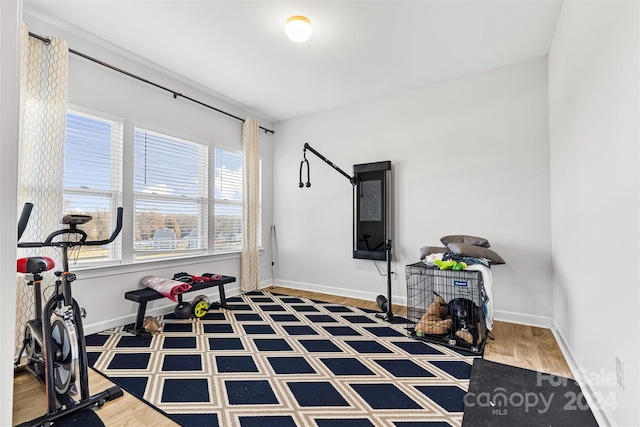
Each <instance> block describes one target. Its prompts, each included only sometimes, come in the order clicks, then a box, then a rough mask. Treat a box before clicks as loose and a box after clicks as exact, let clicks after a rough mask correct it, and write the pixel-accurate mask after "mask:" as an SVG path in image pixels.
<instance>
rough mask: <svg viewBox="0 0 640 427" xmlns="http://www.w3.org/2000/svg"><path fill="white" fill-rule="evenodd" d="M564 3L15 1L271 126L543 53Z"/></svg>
mask: <svg viewBox="0 0 640 427" xmlns="http://www.w3.org/2000/svg"><path fill="white" fill-rule="evenodd" d="M561 7H562V2H561V1H555V0H534V1H524V0H520V1H518V0H506V1H483V0H473V1H455V0H448V1H397V0H395V1H372V0H369V1H353V0H352V1H328V0H325V1H241V0H235V1H206V0H200V1H187V0H174V1H156V0H146V1H142V0H136V1H132V0H129V1H113V0H112V1H96V0H91V1H88V0H83V1H61V0H55V1H51V0H49V1H35V0H24V7H23V8H24V11H25V12H26V13H30V14H33V15H34V16H36V17H38V18H40V19H43V20H49V21H50V22H52V23H58V24H60V23H64V24H65V29H66V30H70V31H71V32H73V31H74V29H75V30H80V32H86V33H89V34H92V35H95V36H96V37H97V38H99V39H102V40H104V41H106V42H108V43H111V44H114V45H117V46H119V47H121V48H122V49H124V50H125V51H128V52H130V53H132V54H133V55H136V56H139V57H140V58H143V59H144V60H146V61H149V62H151V63H153V64H155V65H157V66H159V67H160V68H162V69H166V70H170V71H172V72H174V73H176V74H178V75H180V76H183V77H184V78H186V79H188V80H190V81H193V82H195V83H197V84H199V85H201V86H203V87H205V88H207V89H209V90H211V91H212V92H214V93H216V94H219V95H222V96H224V97H226V98H230V99H232V100H234V101H236V102H237V103H239V104H241V105H243V106H244V107H245V108H246V109H248V110H249V111H251V112H254V113H256V114H260V115H262V116H263V117H264V118H266V119H270V120H272V121H275V122H277V121H281V120H286V119H290V118H293V117H297V116H302V115H306V114H311V113H316V112H319V111H324V110H329V109H333V108H337V107H342V106H346V105H351V104H355V103H359V102H363V101H367V100H370V99H374V98H377V97H381V96H385V95H390V94H394V93H398V92H402V91H407V90H411V89H412V88H417V87H420V86H424V85H428V84H430V83H433V82H436V81H441V80H445V79H450V78H454V77H459V76H463V75H469V74H473V73H478V72H482V71H485V70H490V69H493V68H498V67H502V66H506V65H510V64H514V63H518V62H522V61H527V60H532V59H536V58H541V57H544V56H546V55H547V53H548V52H549V47H550V45H551V40H552V38H553V34H554V31H555V27H556V23H557V20H558V16H559V13H560V9H561ZM296 14H302V15H305V16H307V17H308V18H309V19H310V20H311V22H312V24H313V26H314V34H313V36H312V37H311V39H310V40H309V41H307V42H306V43H302V44H298V43H294V42H292V41H290V40H289V39H287V37H286V36H285V34H284V31H283V25H284V22H285V21H286V20H287V18H289V17H290V16H292V15H296ZM70 47H72V48H73V46H70Z"/></svg>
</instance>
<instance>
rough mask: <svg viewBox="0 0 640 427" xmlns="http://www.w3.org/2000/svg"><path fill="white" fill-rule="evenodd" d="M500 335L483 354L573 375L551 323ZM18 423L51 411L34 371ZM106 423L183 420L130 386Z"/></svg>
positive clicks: (18, 399)
mask: <svg viewBox="0 0 640 427" xmlns="http://www.w3.org/2000/svg"><path fill="white" fill-rule="evenodd" d="M264 290H265V291H268V292H277V293H281V294H286V295H291V296H297V297H302V298H309V299H314V300H318V301H326V302H331V303H335V304H342V305H348V306H352V307H360V308H366V309H370V310H377V309H378V305H377V304H376V302H375V301H365V300H359V299H355V298H347V297H341V296H335V295H328V294H322V293H317V292H308V291H301V290H297V289H290V288H285V287H281V286H274V287H267V288H265V289H264ZM393 312H394V314H397V315H399V316H405V315H406V312H407V311H406V307H403V306H398V305H395V304H394V305H393ZM493 332H494V335H495V337H496V339H495V340H491V339H489V340H488V341H487V345H486V347H485V353H484V358H485V359H487V360H492V361H494V362H499V363H504V364H507V365H512V366H517V367H521V368H527V369H534V370H537V371H541V372H546V373H552V374H557V375H563V376H568V377H570V376H571V372H570V370H569V367H568V365H567V363H566V361H565V360H564V357H563V356H562V352H561V351H560V348H559V347H558V344H557V343H556V341H555V338H554V336H553V334H552V333H551V331H550V330H549V329H544V328H536V327H533V326H524V325H517V324H514V323H506V322H498V321H496V322H494V329H493ZM112 385H113V383H112V382H111V381H109V380H108V379H106V378H104V377H103V376H102V375H100V374H98V373H96V372H94V371H92V370H89V388H90V392H91V393H92V394H93V393H98V392H100V391H102V390H105V389H107V388H109V387H111V386H112ZM13 386H14V392H13V424H14V425H16V424H20V423H22V422H24V421H28V420H31V419H33V418H36V417H39V416H41V415H43V414H44V413H45V412H46V402H45V393H44V386H43V385H42V384H41V383H40V382H38V381H37V380H36V379H35V378H33V377H32V376H31V375H30V374H28V373H26V372H23V373H19V374H16V376H15V378H14V382H13ZM96 413H97V414H98V416H99V417H100V418H101V419H102V421H103V422H104V424H105V426H106V427H122V426H126V427H128V426H131V427H133V426H144V425H152V426H156V427H173V426H177V425H178V424H176V423H174V422H173V421H172V420H170V419H169V418H167V417H165V416H164V415H162V414H161V413H160V412H158V411H156V410H154V409H153V408H151V407H150V406H149V405H147V404H145V403H143V402H141V401H140V400H138V399H137V398H136V397H135V396H133V395H131V394H129V393H127V392H125V393H124V396H122V397H120V398H118V399H116V400H114V401H112V402H107V403H105V405H104V406H103V407H102V408H100V409H96Z"/></svg>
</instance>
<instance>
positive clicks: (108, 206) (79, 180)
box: [63, 110, 123, 263]
mask: <svg viewBox="0 0 640 427" xmlns="http://www.w3.org/2000/svg"><path fill="white" fill-rule="evenodd" d="M122 129H123V124H122V122H119V121H115V120H110V119H106V118H102V117H97V116H94V115H89V114H85V113H81V112H77V111H71V110H70V111H68V112H67V125H66V138H65V160H64V202H63V210H64V213H65V214H68V213H83V214H86V215H91V216H92V217H93V218H92V220H91V221H89V222H88V223H86V224H83V225H82V226H81V227H80V228H81V229H83V230H84V231H85V232H86V233H87V240H101V239H106V238H108V237H109V236H110V235H111V232H112V231H113V229H114V228H115V224H116V208H117V207H119V206H121V198H122V146H123V137H122V134H123V131H122ZM120 242H121V239H118V240H116V241H115V242H114V243H111V244H110V245H107V246H104V247H102V246H86V247H82V249H81V250H80V252H79V253H77V262H81V263H91V262H101V261H114V260H119V259H120V258H121V243H120Z"/></svg>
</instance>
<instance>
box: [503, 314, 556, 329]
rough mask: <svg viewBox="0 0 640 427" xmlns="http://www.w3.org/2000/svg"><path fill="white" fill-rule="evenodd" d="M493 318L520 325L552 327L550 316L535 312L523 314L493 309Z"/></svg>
mask: <svg viewBox="0 0 640 427" xmlns="http://www.w3.org/2000/svg"><path fill="white" fill-rule="evenodd" d="M493 320H499V321H501V322H509V323H517V324H519V325H527V326H535V327H538V328H545V329H551V325H552V320H551V317H548V316H538V315H535V314H523V313H516V312H513V311H505V310H493Z"/></svg>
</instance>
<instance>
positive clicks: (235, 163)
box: [213, 148, 243, 253]
mask: <svg viewBox="0 0 640 427" xmlns="http://www.w3.org/2000/svg"><path fill="white" fill-rule="evenodd" d="M242 163H243V162H242V154H240V153H236V152H233V151H229V150H224V149H222V148H216V168H215V225H214V227H215V235H214V239H213V241H214V250H215V252H216V253H219V252H232V251H241V250H242Z"/></svg>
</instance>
